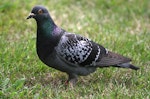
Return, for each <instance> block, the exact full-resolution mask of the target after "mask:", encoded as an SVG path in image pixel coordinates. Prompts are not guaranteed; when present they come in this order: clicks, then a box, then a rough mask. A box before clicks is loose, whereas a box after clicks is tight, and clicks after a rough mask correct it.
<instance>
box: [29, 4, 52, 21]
mask: <svg viewBox="0 0 150 99" xmlns="http://www.w3.org/2000/svg"><path fill="white" fill-rule="evenodd" d="M48 16H49V13H48V10H47V9H46V8H45V7H43V6H39V5H38V6H35V7H33V9H32V11H31V13H30V14H29V16H28V17H27V19H30V18H34V19H35V20H39V19H40V20H42V19H44V18H47V17H48Z"/></svg>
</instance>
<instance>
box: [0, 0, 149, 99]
mask: <svg viewBox="0 0 150 99" xmlns="http://www.w3.org/2000/svg"><path fill="white" fill-rule="evenodd" d="M0 4H1V5H0V98H2V99H8V98H9V99H33V98H34V99H50V98H51V99H130V98H131V99H149V98H150V10H149V9H150V1H149V0H144V1H141V0H126V1H124V0H120V1H115V0H92V1H87V0H82V1H80V0H70V1H69V0H50V1H42V0H38V1H30V0H22V1H20V0H12V1H11V2H10V1H9V0H1V1H0ZM37 4H40V5H44V6H46V7H47V8H48V9H49V11H50V14H51V16H52V18H53V19H54V21H55V23H56V24H57V25H58V26H61V27H62V28H64V29H66V30H67V31H70V32H75V33H78V34H80V35H84V36H86V37H88V38H90V39H92V40H94V41H96V42H98V43H100V44H102V45H104V46H105V47H106V48H108V49H110V50H112V51H114V52H118V53H120V54H122V55H124V56H128V57H131V58H132V60H133V62H132V63H133V64H135V65H137V66H139V67H140V70H138V71H132V70H129V69H118V68H112V67H111V68H103V69H98V70H97V71H96V72H95V73H93V74H91V75H89V76H86V77H80V78H79V81H78V83H77V85H76V86H75V88H74V89H71V88H69V87H66V86H65V85H64V82H65V80H66V79H67V76H66V74H65V73H62V72H59V71H57V70H55V69H52V68H49V67H47V66H45V65H44V64H43V63H42V62H41V61H40V60H39V59H38V57H37V55H36V51H35V40H36V22H35V21H34V20H26V17H27V16H28V14H29V13H30V11H31V9H32V7H33V6H34V5H37Z"/></svg>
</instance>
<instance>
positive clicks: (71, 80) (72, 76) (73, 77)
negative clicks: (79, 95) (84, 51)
mask: <svg viewBox="0 0 150 99" xmlns="http://www.w3.org/2000/svg"><path fill="white" fill-rule="evenodd" d="M68 75H69V77H68V80H67V81H66V84H68V83H69V85H70V86H71V87H72V88H73V86H75V84H76V82H77V81H78V79H77V77H78V76H77V75H76V74H68Z"/></svg>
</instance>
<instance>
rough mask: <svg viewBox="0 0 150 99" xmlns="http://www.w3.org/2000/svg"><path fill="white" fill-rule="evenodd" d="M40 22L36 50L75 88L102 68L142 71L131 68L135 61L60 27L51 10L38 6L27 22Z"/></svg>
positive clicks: (38, 23)
mask: <svg viewBox="0 0 150 99" xmlns="http://www.w3.org/2000/svg"><path fill="white" fill-rule="evenodd" d="M30 18H34V19H35V20H36V22H37V40H36V48H37V54H38V56H39V58H40V60H41V61H42V62H43V63H45V64H46V65H48V66H50V67H53V68H55V69H57V70H60V71H62V72H66V73H67V74H68V75H69V78H68V81H70V82H71V83H73V84H75V83H76V81H77V76H78V75H79V76H80V75H81V76H85V75H88V74H90V73H92V72H94V71H95V70H96V69H97V68H98V67H100V68H101V67H109V66H113V67H121V68H130V69H134V70H138V69H139V68H138V67H136V66H133V65H132V64H130V61H131V59H129V58H126V57H124V56H122V55H119V54H116V53H113V52H111V51H108V50H107V49H105V48H104V47H103V46H101V45H99V44H97V43H95V42H93V41H91V40H89V39H87V38H85V37H83V36H80V35H77V34H74V33H69V32H66V31H65V30H63V29H61V28H60V27H58V26H57V25H56V24H55V23H54V21H53V20H52V18H51V16H50V15H49V13H48V10H47V9H46V8H45V7H43V6H35V7H34V8H33V9H32V11H31V14H30V15H29V16H28V17H27V19H30Z"/></svg>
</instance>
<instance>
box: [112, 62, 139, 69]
mask: <svg viewBox="0 0 150 99" xmlns="http://www.w3.org/2000/svg"><path fill="white" fill-rule="evenodd" d="M114 67H120V68H130V69H133V70H138V69H140V68H139V67H136V66H134V65H132V64H130V63H122V64H118V65H114Z"/></svg>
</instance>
